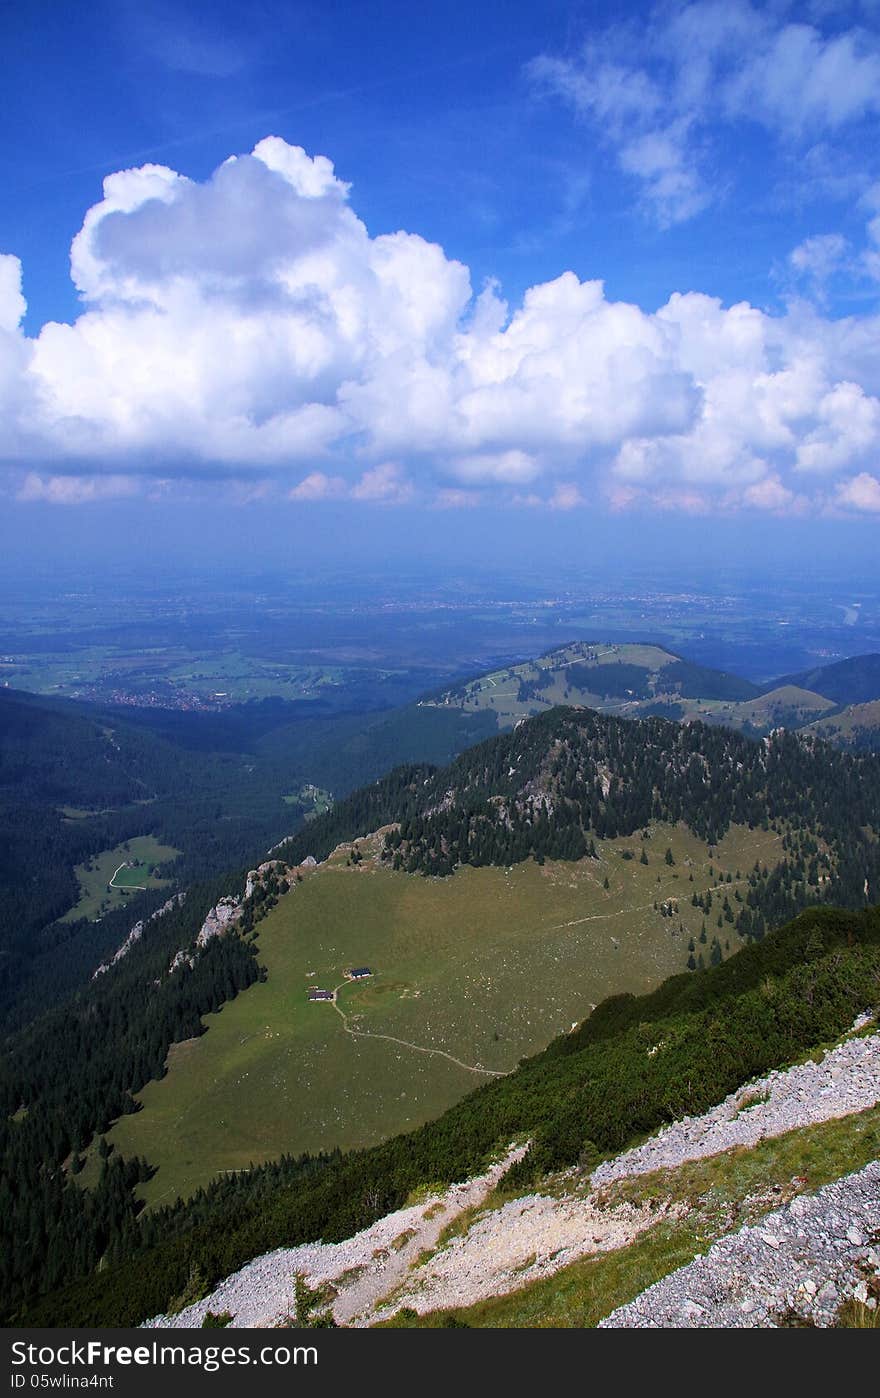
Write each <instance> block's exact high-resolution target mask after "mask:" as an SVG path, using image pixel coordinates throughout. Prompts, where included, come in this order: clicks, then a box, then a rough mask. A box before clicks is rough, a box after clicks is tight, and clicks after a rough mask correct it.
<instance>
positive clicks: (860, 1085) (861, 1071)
mask: <svg viewBox="0 0 880 1398" xmlns="http://www.w3.org/2000/svg"><path fill="white" fill-rule="evenodd" d="M872 1020H873V1016H871V1015H868V1016H862V1015H860V1016H859V1019H857V1020H856V1022H855V1024H854V1025H853V1030H852V1031H851V1032H853V1031H858V1030H860V1029H863V1028H865V1027H866V1026H867V1025H868V1024H870V1023H871V1022H872ZM878 1100H880V1034H871V1035H870V1036H868V1037H865V1038H849V1039H846V1040H845V1041H844V1042H843V1043H841V1044H838V1045H837V1046H836V1047H835V1048H833V1049H829V1050H828V1052H827V1053H826V1054H825V1056H824V1057H823V1058H822V1060H821V1062H819V1063H814V1062H812V1061H810V1062H807V1063H801V1064H798V1066H797V1067H795V1068H787V1069H785V1070H780V1071H775V1072H772V1073H768V1074H767V1076H766V1077H765V1078H760V1079H759V1080H758V1081H757V1082H750V1083H746V1084H745V1086H743V1087H740V1088H738V1089H737V1091H736V1092H733V1093H731V1095H730V1096H729V1097H727V1098H726V1099H725V1100H724V1101H723V1102H722V1103H721V1104H720V1106H718V1107H713V1108H712V1110H711V1111H708V1112H705V1113H704V1114H703V1115H702V1116H697V1117H683V1118H682V1120H681V1121H676V1122H673V1123H672V1124H671V1125H670V1126H665V1127H664V1128H663V1130H662V1131H659V1132H658V1133H657V1135H656V1136H652V1137H651V1138H650V1140H648V1141H645V1143H644V1145H641V1146H636V1147H635V1149H633V1150H628V1151H624V1153H623V1154H622V1155H618V1156H616V1157H615V1159H614V1160H606V1161H605V1162H604V1163H603V1164H602V1165H599V1166H597V1168H596V1169H595V1170H594V1171H593V1173H592V1175H591V1176H590V1182H591V1184H592V1185H593V1188H594V1189H598V1188H600V1187H601V1186H602V1185H605V1184H610V1182H611V1181H612V1180H618V1179H622V1178H624V1177H627V1176H630V1175H642V1174H648V1173H650V1171H652V1170H668V1169H672V1168H674V1167H675V1166H676V1165H683V1164H684V1162H685V1161H687V1160H699V1159H701V1158H702V1157H704V1156H707V1155H717V1154H718V1153H719V1152H720V1151H723V1150H730V1148H731V1147H732V1146H754V1145H757V1143H758V1142H759V1141H760V1140H762V1139H763V1138H764V1137H766V1136H781V1135H783V1134H784V1132H786V1131H791V1130H793V1129H794V1128H795V1127H798V1126H812V1125H815V1124H817V1123H818V1122H821V1121H829V1120H831V1118H833V1117H839V1116H849V1115H850V1113H852V1112H860V1111H864V1110H865V1108H867V1107H873V1106H874V1104H875V1102H877V1101H878Z"/></svg>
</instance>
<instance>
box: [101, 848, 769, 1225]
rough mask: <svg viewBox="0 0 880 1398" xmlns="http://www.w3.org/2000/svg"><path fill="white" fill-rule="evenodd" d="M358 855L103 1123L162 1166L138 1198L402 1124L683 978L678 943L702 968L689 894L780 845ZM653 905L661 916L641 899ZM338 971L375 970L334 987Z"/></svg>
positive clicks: (283, 916) (284, 914) (323, 868)
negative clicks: (433, 875)
mask: <svg viewBox="0 0 880 1398" xmlns="http://www.w3.org/2000/svg"><path fill="white" fill-rule="evenodd" d="M358 847H359V849H360V851H361V852H362V854H363V858H362V861H361V862H360V863H359V864H349V863H347V857H346V853H345V850H343V851H342V852H341V853H337V854H336V855H334V856H332V857H331V859H330V860H328V861H327V862H326V863H324V864H323V865H320V866H318V867H317V868H316V869H315V870H314V871H312V872H310V873H308V874H306V876H305V879H304V881H303V882H302V883H301V884H299V885H297V887H296V888H295V890H293V891H292V892H291V893H290V894H288V895H287V896H286V897H285V898H282V899H281V901H280V902H279V904H278V905H277V906H276V907H275V908H274V909H273V910H272V911H271V912H270V913H269V915H268V916H267V917H266V918H265V919H264V921H262V922H261V923H260V924H259V925H258V937H259V950H260V960H261V962H262V963H263V964H264V965H265V966H266V967H267V969H268V979H267V980H266V981H265V982H264V983H261V984H257V985H254V986H252V987H251V988H250V989H249V990H247V991H245V992H244V993H243V994H241V995H239V996H238V998H237V999H236V1000H234V1001H232V1002H231V1003H228V1004H226V1005H224V1007H223V1008H222V1009H221V1010H220V1012H219V1013H218V1014H216V1015H211V1016H208V1017H207V1018H206V1025H207V1033H206V1034H204V1035H203V1036H202V1037H201V1038H199V1039H196V1040H191V1041H189V1042H187V1043H184V1044H178V1045H175V1046H174V1047H173V1048H172V1050H171V1053H170V1055H169V1060H168V1073H167V1075H166V1076H165V1078H163V1079H162V1080H161V1081H159V1082H152V1083H149V1084H148V1085H147V1086H146V1088H145V1089H144V1090H143V1092H141V1093H140V1094H139V1100H140V1101H141V1104H142V1107H143V1110H142V1111H140V1112H138V1113H137V1114H135V1115H132V1116H127V1117H124V1118H122V1119H121V1120H120V1121H119V1122H118V1123H117V1124H116V1126H115V1127H114V1128H113V1130H112V1132H111V1133H110V1134H109V1139H110V1140H111V1141H112V1142H113V1144H114V1145H115V1146H116V1147H117V1149H118V1150H119V1151H120V1152H121V1153H122V1154H123V1155H133V1154H139V1155H145V1156H146V1157H147V1158H148V1159H149V1160H150V1161H151V1163H152V1164H154V1165H155V1166H157V1167H158V1170H157V1173H156V1175H155V1176H154V1178H153V1179H152V1180H151V1181H150V1182H149V1183H148V1184H146V1185H145V1186H143V1192H144V1197H145V1198H146V1199H147V1200H148V1202H149V1203H152V1204H155V1203H160V1202H163V1201H170V1200H172V1199H173V1198H175V1197H176V1196H177V1195H178V1194H182V1195H184V1196H186V1195H188V1194H190V1193H192V1192H193V1191H194V1190H195V1189H196V1188H198V1187H199V1186H200V1185H202V1184H205V1183H207V1181H208V1180H209V1179H211V1178H212V1177H213V1176H214V1175H216V1174H217V1173H219V1172H221V1171H225V1170H237V1169H243V1168H246V1167H247V1166H248V1164H249V1163H250V1162H251V1161H254V1162H257V1161H260V1160H266V1159H271V1158H273V1157H275V1156H278V1155H280V1154H281V1153H283V1152H294V1153H295V1152H299V1151H304V1150H310V1151H316V1150H319V1149H329V1148H331V1147H334V1146H339V1147H340V1148H343V1149H348V1148H351V1147H355V1146H361V1145H367V1144H369V1143H372V1142H375V1141H378V1140H380V1139H382V1138H384V1137H386V1136H389V1135H392V1134H394V1133H396V1132H399V1131H403V1130H407V1129H409V1128H412V1127H414V1126H417V1125H418V1124H420V1123H421V1122H423V1121H426V1120H428V1119H429V1118H431V1117H434V1116H436V1115H437V1114H438V1113H440V1112H442V1111H443V1110H444V1109H445V1108H446V1107H448V1106H449V1105H451V1104H452V1103H453V1102H454V1101H456V1100H457V1099H458V1098H460V1097H462V1096H463V1095H464V1094H465V1093H467V1092H469V1091H470V1090H472V1089H473V1088H474V1087H476V1086H478V1085H479V1084H480V1083H481V1082H483V1081H486V1080H487V1077H488V1073H487V1072H486V1071H484V1070H489V1072H506V1071H508V1070H510V1069H511V1068H513V1067H514V1066H515V1065H516V1063H517V1061H518V1060H519V1059H520V1058H521V1057H523V1056H524V1055H527V1054H530V1053H534V1052H535V1051H537V1050H539V1049H540V1048H542V1047H543V1046H544V1045H545V1044H546V1043H547V1042H548V1041H549V1040H550V1039H551V1038H552V1037H554V1035H556V1034H559V1033H561V1032H564V1031H566V1030H567V1029H569V1028H570V1027H571V1026H572V1025H573V1024H574V1023H575V1022H578V1021H580V1020H582V1019H583V1018H584V1016H585V1015H586V1014H587V1013H588V1012H589V1010H590V1008H591V1006H592V1005H594V1004H596V1003H598V1002H599V1001H600V1000H602V999H603V998H605V997H606V996H607V995H609V994H612V993H614V992H617V991H622V990H629V991H633V992H636V993H638V992H642V991H645V990H648V989H650V988H651V987H652V986H654V985H656V984H657V983H659V982H660V981H661V980H663V979H664V978H665V977H666V976H668V975H670V974H673V973H675V972H678V971H683V970H684V969H685V966H686V962H687V959H688V955H689V942H690V939H691V937H693V938H694V939H695V941H696V944H697V950H698V951H699V952H700V953H701V954H703V955H704V956H705V959H706V961H707V963H708V959H709V956H708V953H709V950H710V945H711V940H712V937H713V936H714V935H715V934H716V933H717V935H718V937H719V939H721V944H722V947H723V949H724V955H728V954H731V953H732V952H734V951H736V950H737V948H738V946H739V939H738V937H737V936H736V934H735V933H734V932H733V929H732V928H728V926H727V924H725V929H724V930H723V931H722V930H719V929H718V928H717V926H713V925H712V922H713V919H712V918H710V919H708V923H709V927H708V936H709V941H708V944H701V943H700V942H699V940H698V939H699V935H700V930H701V926H702V920H703V914H702V912H701V911H700V910H699V909H698V908H694V907H692V906H691V903H690V899H691V896H692V894H693V893H694V892H705V891H706V890H707V889H709V888H714V887H716V886H717V885H718V884H719V882H720V880H721V879H722V877H723V876H724V875H725V874H726V873H727V872H728V871H729V872H730V873H731V875H732V876H734V878H735V875H736V871H737V870H739V871H740V872H741V874H742V876H743V878H744V877H745V875H746V874H747V873H748V871H749V870H750V869H751V868H752V866H753V865H754V863H755V860H756V859H758V860H760V861H761V862H762V863H766V864H768V865H773V864H774V863H775V862H776V861H777V858H778V855H779V853H781V851H780V844H779V837H778V836H777V835H775V834H774V833H773V832H772V831H760V830H754V831H750V830H747V829H733V830H731V831H730V832H729V834H728V836H727V837H726V838H725V840H724V841H723V842H722V844H720V845H719V846H718V847H717V848H716V849H715V851H714V853H713V855H712V856H711V857H710V855H709V851H708V849H707V847H706V846H705V845H704V844H702V843H701V842H700V841H698V840H697V839H696V838H695V837H693V836H692V835H691V834H690V833H689V832H688V831H686V830H685V829H684V828H683V827H677V828H671V827H668V826H657V827H654V828H653V830H652V836H651V838H650V839H649V840H648V841H644V842H643V841H642V839H641V836H640V835H637V836H635V837H630V838H628V839H619V840H615V841H606V842H605V843H603V844H602V845H601V847H600V854H601V859H600V860H598V861H597V860H584V861H582V862H580V863H577V864H570V863H551V862H547V863H546V864H544V865H543V866H538V865H537V864H535V863H534V862H532V861H528V862H527V863H524V864H520V865H517V866H515V867H513V868H512V869H495V868H483V869H472V868H464V869H460V870H459V871H458V872H457V873H456V874H455V875H454V876H453V877H452V878H449V879H424V878H421V877H420V876H417V875H407V874H403V873H394V872H392V871H391V870H389V869H387V868H386V867H384V866H380V865H378V864H377V862H376V861H375V859H374V857H372V855H373V853H374V851H372V850H371V847H370V845H369V844H368V843H367V842H366V841H360V842H358ZM643 848H644V849H645V850H646V851H647V858H648V863H647V865H644V864H642V863H641V862H640V859H641V854H642V850H643ZM667 848H670V849H671V850H672V852H673V859H674V861H675V862H674V864H672V865H669V864H667V862H666V859H665V854H666V850H667ZM624 855H629V858H625V857H624ZM710 866H712V872H711V873H710ZM691 875H692V876H693V882H691ZM606 878H607V880H608V888H607V889H606V888H605V887H604V880H605V879H606ZM734 886H735V885H734V884H725V889H726V890H728V891H730V894H731V897H733V888H734ZM721 896H722V898H723V894H722V895H721ZM668 899H675V900H676V902H677V910H676V911H675V913H674V915H673V916H664V915H663V914H662V913H661V911H660V910H659V908H658V909H655V907H654V904H655V902H657V903H662V902H664V901H665V900H668ZM713 918H714V912H713ZM682 925H683V930H681V928H682ZM725 942H726V943H727V945H725ZM353 966H367V967H369V968H371V969H372V971H373V972H374V974H373V976H372V977H371V978H370V979H368V980H364V981H361V982H358V983H351V982H348V981H346V980H345V972H346V969H348V968H350V967H353ZM313 986H315V987H320V988H322V989H328V990H333V989H337V1003H336V1005H334V1004H332V1003H331V1004H328V1003H317V1004H316V1003H310V1002H309V1001H308V999H307V994H308V989H309V988H310V987H313ZM350 1031H353V1032H350ZM382 1035H384V1036H388V1037H385V1038H382V1037H379V1036H382ZM359 1036H360V1037H359ZM444 1055H448V1056H444ZM453 1059H454V1060H457V1061H451V1060H453ZM88 1177H89V1176H88V1172H87V1173H86V1175H85V1176H84V1182H87V1181H88Z"/></svg>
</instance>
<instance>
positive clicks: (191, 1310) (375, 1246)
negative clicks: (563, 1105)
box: [144, 1147, 525, 1329]
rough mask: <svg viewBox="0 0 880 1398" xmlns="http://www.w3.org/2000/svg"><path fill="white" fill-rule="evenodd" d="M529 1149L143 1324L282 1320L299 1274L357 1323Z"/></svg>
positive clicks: (271, 1256) (267, 1261)
mask: <svg viewBox="0 0 880 1398" xmlns="http://www.w3.org/2000/svg"><path fill="white" fill-rule="evenodd" d="M524 1153H525V1148H524V1147H520V1148H518V1149H511V1151H510V1152H509V1154H508V1155H506V1156H505V1157H504V1159H502V1160H500V1161H498V1162H497V1163H496V1164H495V1165H493V1166H492V1168H491V1169H490V1170H488V1171H487V1172H486V1173H485V1174H484V1175H479V1176H477V1177H476V1178H475V1179H471V1180H467V1181H465V1182H464V1183H463V1184H456V1185H452V1186H451V1187H450V1188H449V1189H448V1190H446V1191H445V1192H444V1193H443V1194H435V1195H432V1196H431V1197H430V1198H428V1199H425V1200H424V1201H423V1202H421V1203H419V1204H415V1205H411V1206H410V1207H408V1208H403V1209H397V1210H396V1211H395V1212H394V1213H391V1214H386V1215H385V1217H384V1218H380V1219H378V1220H377V1221H376V1222H375V1223H373V1224H371V1225H370V1227H369V1228H365V1229H363V1230H362V1232H360V1233H356V1234H355V1236H354V1237H353V1238H348V1239H346V1240H345V1242H342V1243H320V1242H318V1243H306V1244H304V1245H303V1246H302V1247H295V1248H278V1249H277V1250H276V1251H275V1252H268V1253H265V1254H264V1255H263V1256H262V1257H257V1258H255V1259H254V1261H253V1262H249V1263H248V1264H247V1266H246V1267H242V1269H241V1271H239V1272H235V1273H233V1275H232V1276H230V1277H227V1278H226V1280H225V1281H223V1282H221V1283H220V1285H219V1286H218V1287H217V1288H216V1290H215V1291H213V1292H212V1293H211V1295H210V1296H206V1297H205V1299H204V1300H202V1301H198V1302H197V1303H196V1304H195V1305H193V1306H187V1307H186V1309H185V1310H183V1311H181V1312H180V1313H179V1314H178V1315H173V1316H165V1315H159V1316H155V1317H154V1318H153V1319H152V1320H148V1321H145V1322H144V1326H145V1328H146V1329H163V1328H165V1327H168V1328H172V1329H176V1328H179V1327H183V1328H186V1327H188V1326H200V1325H201V1323H202V1320H203V1319H204V1316H205V1312H206V1311H213V1312H215V1314H216V1313H218V1312H222V1311H230V1312H231V1313H232V1316H233V1320H232V1327H233V1328H237V1329H246V1328H250V1327H271V1326H273V1325H278V1324H282V1323H284V1322H285V1320H287V1319H289V1318H290V1316H291V1315H292V1314H293V1313H294V1286H295V1277H296V1273H297V1272H300V1273H302V1274H303V1275H304V1276H305V1277H306V1280H307V1281H308V1282H309V1284H310V1285H311V1286H313V1287H317V1286H320V1285H322V1284H324V1283H331V1284H334V1283H335V1287H336V1289H337V1290H338V1295H337V1297H336V1299H335V1300H334V1304H333V1311H334V1315H335V1318H336V1320H337V1321H338V1322H339V1323H340V1324H343V1325H348V1324H352V1323H353V1322H356V1321H357V1318H358V1317H359V1316H361V1315H366V1316H372V1313H373V1311H374V1308H375V1306H376V1305H377V1304H378V1302H379V1301H380V1300H381V1299H382V1298H383V1297H385V1296H387V1295H388V1293H389V1292H390V1291H392V1290H394V1288H395V1287H397V1286H399V1285H400V1283H401V1282H402V1281H403V1280H404V1279H405V1278H406V1276H407V1275H408V1273H409V1271H410V1269H411V1267H412V1264H413V1262H414V1261H415V1260H416V1257H417V1256H418V1253H419V1252H420V1251H421V1250H422V1249H425V1248H431V1247H434V1246H435V1245H436V1242H437V1239H438V1237H439V1235H440V1233H441V1232H442V1230H443V1229H444V1228H445V1227H446V1225H447V1224H448V1223H449V1222H450V1220H451V1219H453V1218H455V1217H456V1216H457V1215H458V1214H460V1213H461V1212H462V1210H463V1209H468V1208H471V1207H473V1206H474V1205H475V1204H479V1203H481V1202H482V1200H483V1199H485V1197H486V1195H487V1194H488V1193H489V1191H490V1190H491V1189H492V1188H493V1187H494V1186H495V1184H496V1183H497V1182H498V1180H499V1179H500V1178H501V1176H502V1175H503V1174H504V1171H505V1170H507V1169H508V1167H509V1166H510V1165H511V1164H512V1163H513V1161H514V1160H518V1159H520V1158H521V1157H522V1155H523V1154H524Z"/></svg>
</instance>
